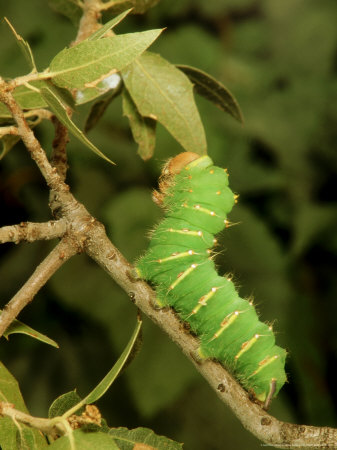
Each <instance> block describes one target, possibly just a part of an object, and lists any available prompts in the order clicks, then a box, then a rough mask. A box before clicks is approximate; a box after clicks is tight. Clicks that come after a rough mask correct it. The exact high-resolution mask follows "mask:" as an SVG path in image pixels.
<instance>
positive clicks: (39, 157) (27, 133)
mask: <svg viewBox="0 0 337 450" xmlns="http://www.w3.org/2000/svg"><path fill="white" fill-rule="evenodd" d="M0 101H2V102H3V103H4V104H5V105H6V106H7V108H8V109H9V110H10V112H11V113H12V116H13V118H14V120H15V121H16V123H17V126H18V134H19V135H20V136H21V139H22V141H23V143H24V144H25V146H26V147H27V149H28V151H29V153H30V155H31V157H32V158H33V160H34V161H35V162H36V164H37V166H38V168H39V169H40V171H41V173H42V175H43V177H44V178H45V180H46V182H47V184H48V186H49V187H50V188H51V189H53V190H55V191H56V192H68V191H69V187H68V186H67V185H66V184H65V183H64V182H63V180H62V178H61V177H60V175H59V174H58V173H57V169H56V168H53V167H52V166H51V165H50V163H49V161H48V159H47V156H46V154H45V152H44V150H43V149H42V147H41V145H40V143H39V141H38V140H37V139H36V137H35V135H34V133H33V131H32V130H31V129H30V127H29V125H28V124H27V122H26V119H25V117H24V114H23V112H22V110H21V108H20V107H19V106H18V104H17V102H16V101H15V99H14V97H13V95H12V93H11V92H10V91H8V85H7V83H6V82H5V81H3V80H1V79H0Z"/></svg>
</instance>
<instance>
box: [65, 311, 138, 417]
mask: <svg viewBox="0 0 337 450" xmlns="http://www.w3.org/2000/svg"><path fill="white" fill-rule="evenodd" d="M141 326H142V321H141V319H140V318H137V325H136V327H135V329H134V332H133V334H132V336H131V338H130V340H129V342H128V344H127V346H126V347H125V349H124V351H123V353H122V354H121V356H120V357H119V358H118V360H117V362H116V363H115V365H114V366H113V367H112V369H111V370H110V371H109V372H108V373H107V375H106V376H105V377H104V378H103V380H102V381H101V382H100V383H99V384H98V385H97V386H96V387H95V388H94V389H93V390H92V391H91V392H90V393H89V394H88V395H87V396H86V397H85V398H84V399H83V400H81V401H80V402H79V403H78V404H77V405H75V406H74V407H72V408H71V409H69V410H68V411H67V412H66V413H64V414H63V417H69V416H71V415H72V414H74V413H75V412H76V411H77V410H78V409H79V408H81V407H82V406H83V405H88V404H90V403H94V402H96V401H97V400H98V399H99V398H101V397H102V395H104V394H105V392H106V391H107V390H108V389H109V387H110V386H111V384H112V383H113V382H114V381H115V379H116V378H117V376H118V375H119V374H120V373H121V371H122V369H123V368H124V367H125V365H126V364H127V363H128V361H129V358H130V357H132V352H133V350H134V348H135V347H137V343H138V340H139V338H140V330H141Z"/></svg>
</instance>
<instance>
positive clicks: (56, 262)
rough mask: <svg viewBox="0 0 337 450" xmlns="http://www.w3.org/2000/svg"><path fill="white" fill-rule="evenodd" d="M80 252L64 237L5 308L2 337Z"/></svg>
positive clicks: (1, 324)
mask: <svg viewBox="0 0 337 450" xmlns="http://www.w3.org/2000/svg"><path fill="white" fill-rule="evenodd" d="M78 251H79V249H78V246H77V245H76V243H75V244H74V242H73V241H72V240H71V239H70V238H69V237H67V236H66V237H64V238H63V239H62V241H61V242H59V244H57V246H56V247H55V248H54V249H53V250H52V251H51V252H50V253H49V255H48V256H47V257H46V258H45V259H44V260H43V261H42V263H41V264H40V265H38V266H37V268H36V269H35V271H34V273H33V274H32V275H31V277H30V278H29V279H28V280H27V281H26V283H25V284H24V285H23V286H22V288H21V289H20V290H19V291H18V292H17V293H16V294H15V295H14V297H13V298H12V299H11V300H10V302H9V303H7V305H6V306H5V307H4V309H3V311H2V313H1V316H0V337H1V336H2V335H3V333H4V332H5V331H6V329H7V327H8V326H9V325H10V324H11V323H12V321H13V320H14V319H15V318H16V317H17V316H18V314H19V313H20V311H21V310H22V309H23V308H24V307H25V306H26V305H27V304H28V303H29V302H31V301H32V300H33V298H34V296H35V295H36V294H37V292H38V291H39V290H40V289H41V287H42V286H44V285H45V284H46V282H47V281H48V280H49V278H50V277H51V276H52V275H53V273H55V272H56V270H57V269H59V268H60V267H61V266H62V265H63V264H64V263H65V262H66V261H67V260H68V259H69V258H70V257H71V256H73V255H75V254H76V253H77V252H78Z"/></svg>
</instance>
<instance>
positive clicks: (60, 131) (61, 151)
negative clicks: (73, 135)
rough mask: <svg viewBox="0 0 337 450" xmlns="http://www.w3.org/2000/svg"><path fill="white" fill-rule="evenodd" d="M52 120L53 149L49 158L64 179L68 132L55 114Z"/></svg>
mask: <svg viewBox="0 0 337 450" xmlns="http://www.w3.org/2000/svg"><path fill="white" fill-rule="evenodd" d="M52 122H53V124H54V126H55V138H54V140H53V144H52V145H53V149H52V154H51V158H50V162H51V165H52V166H53V167H55V168H56V169H57V172H58V174H59V175H60V177H61V178H62V180H63V181H65V179H66V175H67V170H68V167H69V166H68V158H67V151H66V150H67V143H68V142H69V133H68V129H67V127H65V126H64V125H63V124H62V123H61V122H60V121H59V120H58V119H57V117H56V116H53V118H52Z"/></svg>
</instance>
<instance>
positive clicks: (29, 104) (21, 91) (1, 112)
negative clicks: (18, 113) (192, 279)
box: [0, 82, 48, 117]
mask: <svg viewBox="0 0 337 450" xmlns="http://www.w3.org/2000/svg"><path fill="white" fill-rule="evenodd" d="M38 83H39V82H34V83H31V85H32V86H33V87H37V86H38ZM13 96H14V98H15V100H16V101H17V103H18V104H19V106H20V108H22V109H38V108H46V107H47V106H48V105H47V103H46V102H45V101H44V99H43V98H42V96H41V94H40V93H39V92H37V91H36V90H34V91H33V90H32V89H30V88H29V87H27V86H23V85H22V86H18V87H17V88H16V89H15V90H14V92H13ZM0 117H12V115H11V113H10V112H9V110H8V109H7V108H6V106H5V105H4V104H3V103H0Z"/></svg>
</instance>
